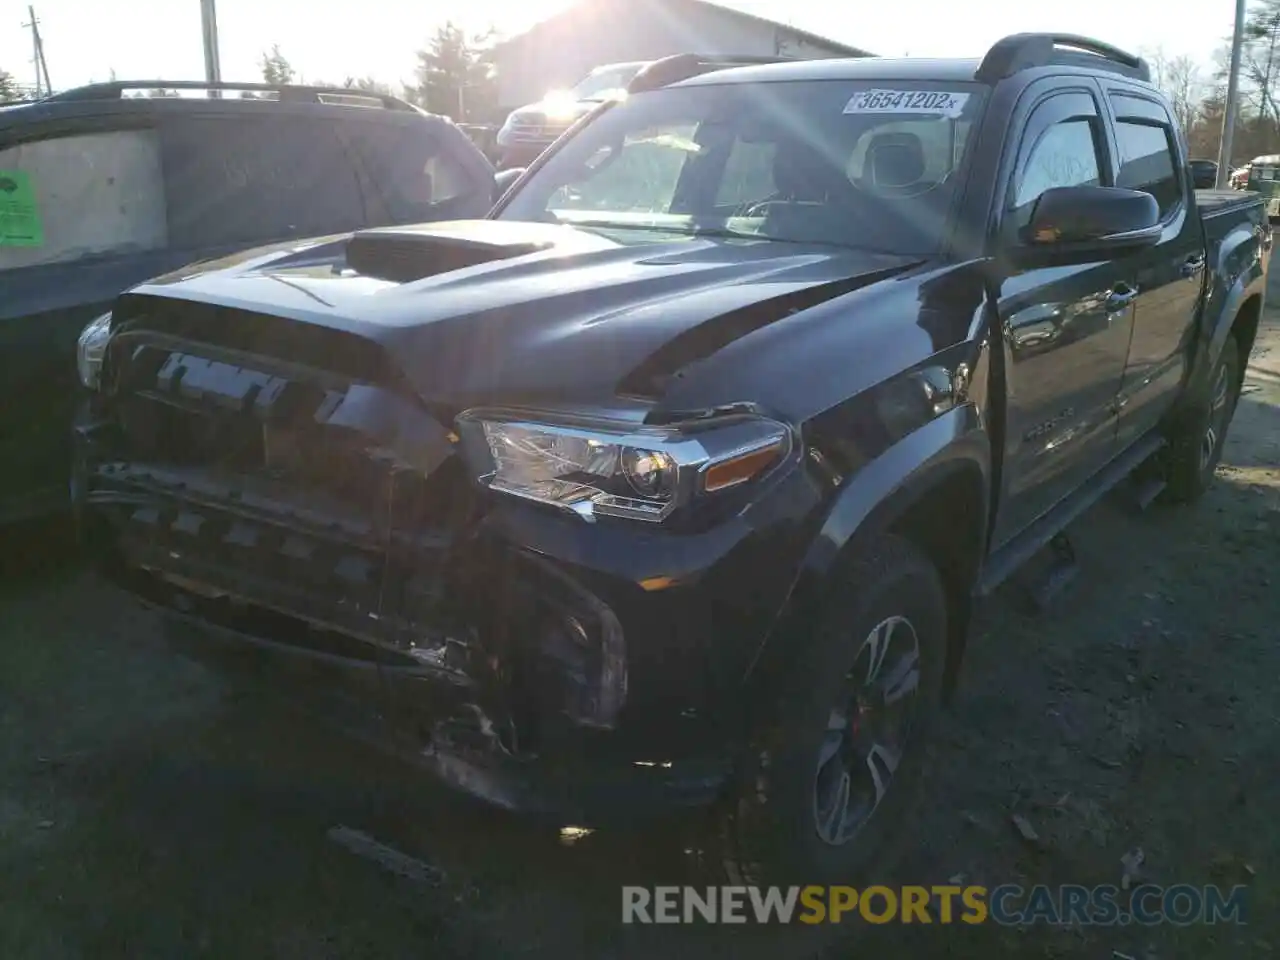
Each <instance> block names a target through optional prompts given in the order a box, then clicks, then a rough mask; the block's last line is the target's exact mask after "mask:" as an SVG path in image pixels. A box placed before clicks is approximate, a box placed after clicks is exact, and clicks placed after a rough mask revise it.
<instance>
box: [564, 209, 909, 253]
mask: <svg viewBox="0 0 1280 960" xmlns="http://www.w3.org/2000/svg"><path fill="white" fill-rule="evenodd" d="M556 222H557V223H560V224H563V225H564V226H566V227H595V228H598V229H603V230H646V231H649V232H651V233H671V234H675V235H676V236H680V237H696V238H699V239H702V238H710V239H713V240H715V239H720V240H767V241H770V242H772V243H794V244H800V245H803V246H815V247H836V248H837V249H840V250H866V251H870V252H871V253H883V254H885V255H887V256H893V255H894V254H893V251H891V250H881V249H879V248H878V247H872V246H869V245H867V244H861V243H858V244H855V243H837V242H836V241H834V240H812V239H807V238H805V237H778V236H774V235H773V234H768V233H752V232H751V231H750V230H733V229H730V228H729V227H675V226H672V227H666V226H663V225H662V224H659V223H619V222H617V221H616V220H561V219H559V218H558V217H557V218H556Z"/></svg>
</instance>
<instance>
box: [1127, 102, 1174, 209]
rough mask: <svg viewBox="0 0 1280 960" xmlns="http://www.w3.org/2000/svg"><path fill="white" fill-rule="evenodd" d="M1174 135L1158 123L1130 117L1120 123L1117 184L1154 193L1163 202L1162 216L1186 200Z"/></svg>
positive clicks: (1159, 201)
mask: <svg viewBox="0 0 1280 960" xmlns="http://www.w3.org/2000/svg"><path fill="white" fill-rule="evenodd" d="M1170 135H1171V131H1170V130H1169V129H1168V128H1167V127H1164V126H1161V125H1158V124H1154V123H1139V122H1136V121H1130V120H1120V121H1118V122H1117V123H1116V142H1117V143H1118V144H1119V147H1120V169H1119V170H1118V171H1117V172H1116V186H1117V187H1128V188H1129V189H1130V190H1142V191H1145V192H1146V193H1149V194H1151V195H1152V196H1153V197H1155V198H1156V202H1158V203H1159V204H1160V217H1161V219H1163V218H1164V217H1167V216H1168V215H1169V214H1170V213H1171V212H1172V211H1173V209H1174V208H1175V207H1176V206H1177V205H1178V202H1179V201H1180V200H1181V199H1182V188H1181V186H1180V185H1179V183H1178V173H1177V169H1178V168H1177V166H1176V164H1175V163H1174V152H1173V145H1172V143H1171V142H1170Z"/></svg>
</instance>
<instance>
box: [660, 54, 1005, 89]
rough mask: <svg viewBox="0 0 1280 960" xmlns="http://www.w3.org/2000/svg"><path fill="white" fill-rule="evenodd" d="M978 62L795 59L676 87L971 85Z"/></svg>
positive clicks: (735, 70)
mask: <svg viewBox="0 0 1280 960" xmlns="http://www.w3.org/2000/svg"><path fill="white" fill-rule="evenodd" d="M979 63H981V61H979V60H927V59H924V58H901V59H899V58H894V59H886V58H884V57H859V58H856V59H851V58H838V59H834V58H833V59H830V60H796V61H794V62H792V63H766V64H759V65H755V66H750V67H730V68H728V69H725V70H715V71H712V72H710V73H703V74H699V75H698V76H696V77H690V78H689V79H688V80H682V81H681V82H680V84H679V86H685V87H691V86H714V85H717V84H724V83H754V82H759V81H765V82H768V81H780V80H861V79H867V80H938V81H942V82H944V83H966V82H968V83H972V82H973V81H974V74H975V73H976V72H977V70H978V65H979Z"/></svg>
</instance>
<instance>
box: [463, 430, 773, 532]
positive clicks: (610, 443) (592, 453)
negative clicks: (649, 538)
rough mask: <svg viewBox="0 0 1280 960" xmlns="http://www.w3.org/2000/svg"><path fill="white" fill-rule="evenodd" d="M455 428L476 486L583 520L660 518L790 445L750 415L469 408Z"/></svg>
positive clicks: (746, 475) (747, 475)
mask: <svg viewBox="0 0 1280 960" xmlns="http://www.w3.org/2000/svg"><path fill="white" fill-rule="evenodd" d="M458 427H459V431H460V433H461V434H462V436H463V438H464V442H465V444H466V450H467V456H468V460H469V461H470V462H471V463H472V465H473V466H474V467H475V469H476V473H477V479H478V480H479V481H480V482H481V483H484V484H486V485H487V486H488V487H489V488H490V489H491V490H497V491H500V492H502V493H508V494H511V495H513V496H517V497H524V498H525V499H528V500H536V501H537V502H539V503H546V504H550V505H553V506H557V507H561V508H563V509H566V510H572V511H573V512H575V513H577V514H578V515H580V516H582V517H583V518H585V519H587V520H591V519H594V517H595V516H596V515H597V514H601V515H605V516H614V517H627V518H630V519H634V520H648V521H654V522H657V521H662V520H665V519H666V518H667V517H668V516H669V515H670V514H671V512H672V511H673V510H675V509H676V508H678V507H680V506H681V505H683V504H685V503H688V502H689V501H691V500H694V499H695V498H697V497H700V496H704V495H710V494H715V493H718V492H720V491H722V490H725V489H727V488H730V487H736V486H739V485H740V484H743V483H747V482H749V481H751V480H754V479H756V478H758V477H760V476H761V475H763V474H764V473H765V472H767V471H768V470H769V469H770V468H772V467H773V466H775V465H776V464H778V463H779V462H780V461H781V460H783V459H784V458H785V457H786V456H787V454H788V453H789V452H790V448H791V433H790V431H789V430H788V429H787V427H785V426H784V425H783V424H780V423H777V422H775V421H772V420H766V419H762V418H755V417H737V418H734V419H725V420H722V421H720V422H718V423H714V425H713V424H712V423H710V422H709V423H707V424H702V425H699V426H698V427H697V428H696V429H692V428H686V429H676V428H671V429H666V428H657V427H643V426H638V425H631V424H616V423H607V424H584V425H578V424H576V423H563V424H561V423H550V422H537V421H534V420H531V419H527V418H525V417H521V416H520V415H518V414H516V415H512V414H501V413H490V412H480V411H472V412H468V413H465V414H463V415H462V416H461V417H459V418H458Z"/></svg>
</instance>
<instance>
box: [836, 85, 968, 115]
mask: <svg viewBox="0 0 1280 960" xmlns="http://www.w3.org/2000/svg"><path fill="white" fill-rule="evenodd" d="M968 102H969V94H967V93H951V92H949V91H946V90H864V91H862V93H856V94H854V95H853V99H851V100H850V101H849V102H848V103H846V104H845V105H844V112H845V113H927V114H932V115H933V116H943V117H958V116H959V115H960V112H961V111H962V110H964V105H965V104H966V103H968Z"/></svg>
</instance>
